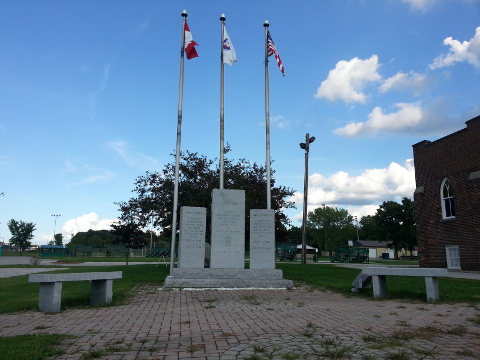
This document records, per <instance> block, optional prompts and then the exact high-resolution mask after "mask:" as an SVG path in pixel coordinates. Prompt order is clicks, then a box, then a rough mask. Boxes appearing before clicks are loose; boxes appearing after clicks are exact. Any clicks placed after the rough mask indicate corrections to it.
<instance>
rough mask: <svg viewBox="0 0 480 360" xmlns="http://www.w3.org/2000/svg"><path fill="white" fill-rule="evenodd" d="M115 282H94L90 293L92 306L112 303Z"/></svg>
mask: <svg viewBox="0 0 480 360" xmlns="http://www.w3.org/2000/svg"><path fill="white" fill-rule="evenodd" d="M112 284H113V280H92V288H91V291H90V304H91V305H106V304H110V303H111V302H112V295H113V291H112Z"/></svg>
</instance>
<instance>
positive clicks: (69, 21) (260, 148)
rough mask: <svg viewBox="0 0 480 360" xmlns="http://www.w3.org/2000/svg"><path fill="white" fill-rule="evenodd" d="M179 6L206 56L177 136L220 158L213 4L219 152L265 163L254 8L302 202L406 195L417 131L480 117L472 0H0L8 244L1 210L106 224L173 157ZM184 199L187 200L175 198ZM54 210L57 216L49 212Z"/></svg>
mask: <svg viewBox="0 0 480 360" xmlns="http://www.w3.org/2000/svg"><path fill="white" fill-rule="evenodd" d="M183 10H187V13H188V18H187V21H188V24H189V27H190V31H191V34H192V36H193V39H194V40H195V41H196V42H197V43H198V44H199V46H197V47H196V49H197V52H198V54H199V57H197V58H194V59H191V60H186V61H185V79H184V96H183V122H182V142H181V148H182V150H189V151H191V152H198V153H199V154H203V155H205V156H207V157H209V158H211V159H213V158H218V157H219V151H220V150H219V149H220V145H219V131H220V130H219V118H220V40H221V35H220V30H221V22H220V20H219V19H220V16H221V14H225V16H226V21H225V26H226V29H227V30H228V34H229V36H230V39H231V42H232V44H233V46H234V48H235V51H236V55H237V62H236V63H235V64H233V65H232V66H229V65H224V66H225V69H224V70H225V141H226V142H227V143H228V144H230V146H231V149H232V151H231V152H230V153H229V154H228V156H229V158H232V159H237V160H238V159H241V158H245V159H247V160H249V161H252V162H256V163H258V164H262V165H264V164H265V160H266V154H265V95H264V92H265V86H264V82H265V80H264V73H265V65H264V51H265V50H264V49H265V41H264V34H265V30H264V27H263V24H264V21H265V20H268V21H269V24H270V27H269V30H270V33H271V36H272V38H273V41H274V43H275V46H276V48H277V50H278V53H279V55H280V57H281V59H282V62H283V65H284V67H285V76H282V74H281V72H280V71H279V69H278V67H277V64H276V61H275V59H274V58H273V57H271V58H270V61H269V65H268V66H269V78H270V80H269V86H270V123H271V129H270V131H271V158H272V159H273V161H274V162H273V165H272V169H273V170H274V171H275V174H274V178H275V180H276V183H277V184H278V185H283V186H287V187H289V188H291V189H293V190H295V195H294V196H293V199H292V200H293V201H295V203H296V205H297V209H289V210H287V211H286V213H287V214H288V215H289V217H290V219H291V220H292V225H295V226H300V225H301V221H302V206H303V183H304V166H305V161H304V159H305V157H304V156H305V152H304V150H302V149H301V148H300V147H299V143H301V142H304V141H305V137H306V134H307V133H308V134H309V135H310V136H314V137H315V138H316V140H315V142H313V143H312V144H311V145H310V152H309V189H308V210H309V211H312V210H314V209H315V208H317V207H319V206H322V204H326V205H328V206H332V207H338V208H345V209H347V210H348V211H349V213H350V214H352V215H354V216H358V217H359V218H360V217H362V216H365V215H373V214H374V213H375V212H376V209H377V208H378V206H379V205H380V204H381V203H382V202H384V201H387V200H393V201H400V200H401V199H402V198H403V197H409V198H411V197H412V194H413V191H414V189H415V178H414V165H413V154H412V145H413V144H415V143H417V142H420V141H422V140H430V141H433V140H436V139H438V138H440V137H443V136H445V135H448V134H450V133H452V132H455V131H458V130H460V129H462V128H464V127H465V121H467V120H469V119H471V118H473V117H475V116H478V115H480V102H479V99H480V91H479V89H480V0H326V1H307V0H295V1H292V0H275V1H272V0H263V1H254V0H245V1H225V0H223V1H216V0H211V1H208V2H207V1H194V0H190V1H185V0H178V1H166V0H156V1H153V0H142V1H136V0H135V1H133V0H132V1H113V0H109V1H106V0H104V1H84V0H81V1H80V0H71V1H59V0H44V1H38V0H34V1H33V0H23V1H17V0H3V1H1V2H0V34H1V36H0V194H2V195H0V241H5V242H8V240H9V239H10V237H11V234H10V232H9V230H8V227H7V222H8V221H9V220H10V219H15V220H21V221H25V222H33V223H35V224H36V231H35V233H34V236H35V238H34V240H33V243H34V244H38V245H42V244H46V243H47V242H48V241H50V240H52V238H53V234H54V232H56V233H59V232H61V233H62V234H63V236H64V239H65V240H66V241H68V240H69V239H70V237H71V235H72V234H75V233H77V232H79V231H87V230H88V229H94V230H96V229H108V228H109V225H110V223H111V222H112V221H114V220H115V219H116V218H117V217H118V216H119V212H118V207H117V206H116V205H115V204H114V203H115V202H119V201H127V200H128V199H129V198H130V197H131V196H132V195H133V193H132V190H133V188H134V186H133V184H134V181H135V179H136V178H137V177H139V176H142V175H144V174H145V173H146V172H147V171H149V172H154V171H160V170H161V169H162V168H163V167H164V165H165V164H167V163H171V162H172V161H174V157H173V156H172V155H171V154H174V152H175V145H176V131H177V114H178V92H179V73H180V49H181V35H182V33H181V31H182V16H181V13H182V11H183ZM185 205H188V204H185ZM52 215H60V216H52Z"/></svg>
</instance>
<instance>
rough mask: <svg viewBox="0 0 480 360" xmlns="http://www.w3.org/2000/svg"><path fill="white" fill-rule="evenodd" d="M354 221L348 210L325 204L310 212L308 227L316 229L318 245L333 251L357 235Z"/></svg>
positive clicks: (315, 234)
mask: <svg viewBox="0 0 480 360" xmlns="http://www.w3.org/2000/svg"><path fill="white" fill-rule="evenodd" d="M352 221H353V217H352V216H351V215H350V214H349V213H348V211H347V210H345V209H339V208H333V207H330V206H323V207H319V208H316V209H315V210H314V211H310V212H309V213H308V220H307V227H308V228H310V229H313V230H314V238H315V242H316V243H317V246H318V247H320V248H321V249H325V250H327V251H332V250H335V249H336V248H337V247H338V246H346V245H347V241H348V240H352V239H354V238H355V237H356V230H355V226H354V225H353V224H352Z"/></svg>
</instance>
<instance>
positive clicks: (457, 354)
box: [0, 288, 480, 360]
mask: <svg viewBox="0 0 480 360" xmlns="http://www.w3.org/2000/svg"><path fill="white" fill-rule="evenodd" d="M478 315H480V311H479V310H478V309H477V308H475V307H473V306H468V305H461V304H455V305H448V304H439V305H438V304H437V305H435V304H428V303H423V302H422V303H412V302H402V301H393V300H384V301H375V300H370V299H363V298H355V297H345V296H342V295H338V294H334V293H329V292H322V291H316V290H315V291H311V290H309V289H308V288H306V289H294V290H224V291H221V290H196V291H190V290H182V291H179V290H173V291H164V290H162V289H158V288H144V289H141V290H139V291H138V294H137V296H136V297H135V298H134V299H132V301H131V302H130V303H129V304H127V305H122V306H118V307H104V308H91V309H67V310H65V311H63V312H61V313H54V314H50V313H41V312H36V311H26V312H21V313H15V314H4V315H0V336H2V337H4V336H14V335H22V334H35V333H45V332H48V333H60V334H70V335H73V336H75V338H73V339H69V340H67V341H65V345H64V349H65V353H64V354H63V355H59V356H57V357H55V358H54V359H56V360H81V359H82V357H83V358H92V357H89V356H91V355H93V354H95V355H96V356H95V358H97V359H110V360H114V359H115V360H134V359H137V360H147V359H162V360H173V359H175V360H178V359H204V360H214V359H215V360H233V359H278V360H280V359H289V358H290V359H294V358H295V359H297V358H298V359H319V358H320V359H329V358H345V359H348V358H351V359H354V360H364V359H386V358H389V356H391V354H402V353H403V354H404V357H390V358H398V359H407V358H408V359H460V358H461V359H478V358H479V357H480V328H479V327H478V326H477V325H476V324H475V323H473V322H471V321H469V320H468V319H469V318H476V317H477V316H478ZM412 334H413V336H412ZM99 354H100V355H101V356H98V355H99ZM254 354H256V355H257V357H252V355H254ZM335 354H336V355H335ZM340 354H343V355H344V356H345V357H338V356H340ZM327 355H330V357H328V356H327ZM347 355H348V356H350V357H348V356H347ZM407 355H408V356H409V357H405V356H407ZM335 356H337V357H335ZM398 356H400V355H398Z"/></svg>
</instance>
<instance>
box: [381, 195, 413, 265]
mask: <svg viewBox="0 0 480 360" xmlns="http://www.w3.org/2000/svg"><path fill="white" fill-rule="evenodd" d="M375 221H376V223H377V229H378V232H379V234H381V235H383V237H384V238H386V240H387V241H391V245H390V247H391V248H392V249H393V250H394V251H395V259H398V251H400V250H401V249H408V250H410V251H413V249H414V248H415V246H416V245H417V238H416V232H415V208H414V204H413V201H412V200H410V199H409V198H406V197H404V198H403V199H402V202H401V204H400V203H397V202H395V201H384V202H383V203H382V205H380V207H379V208H378V210H377V213H376V214H375ZM412 256H413V255H412Z"/></svg>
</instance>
